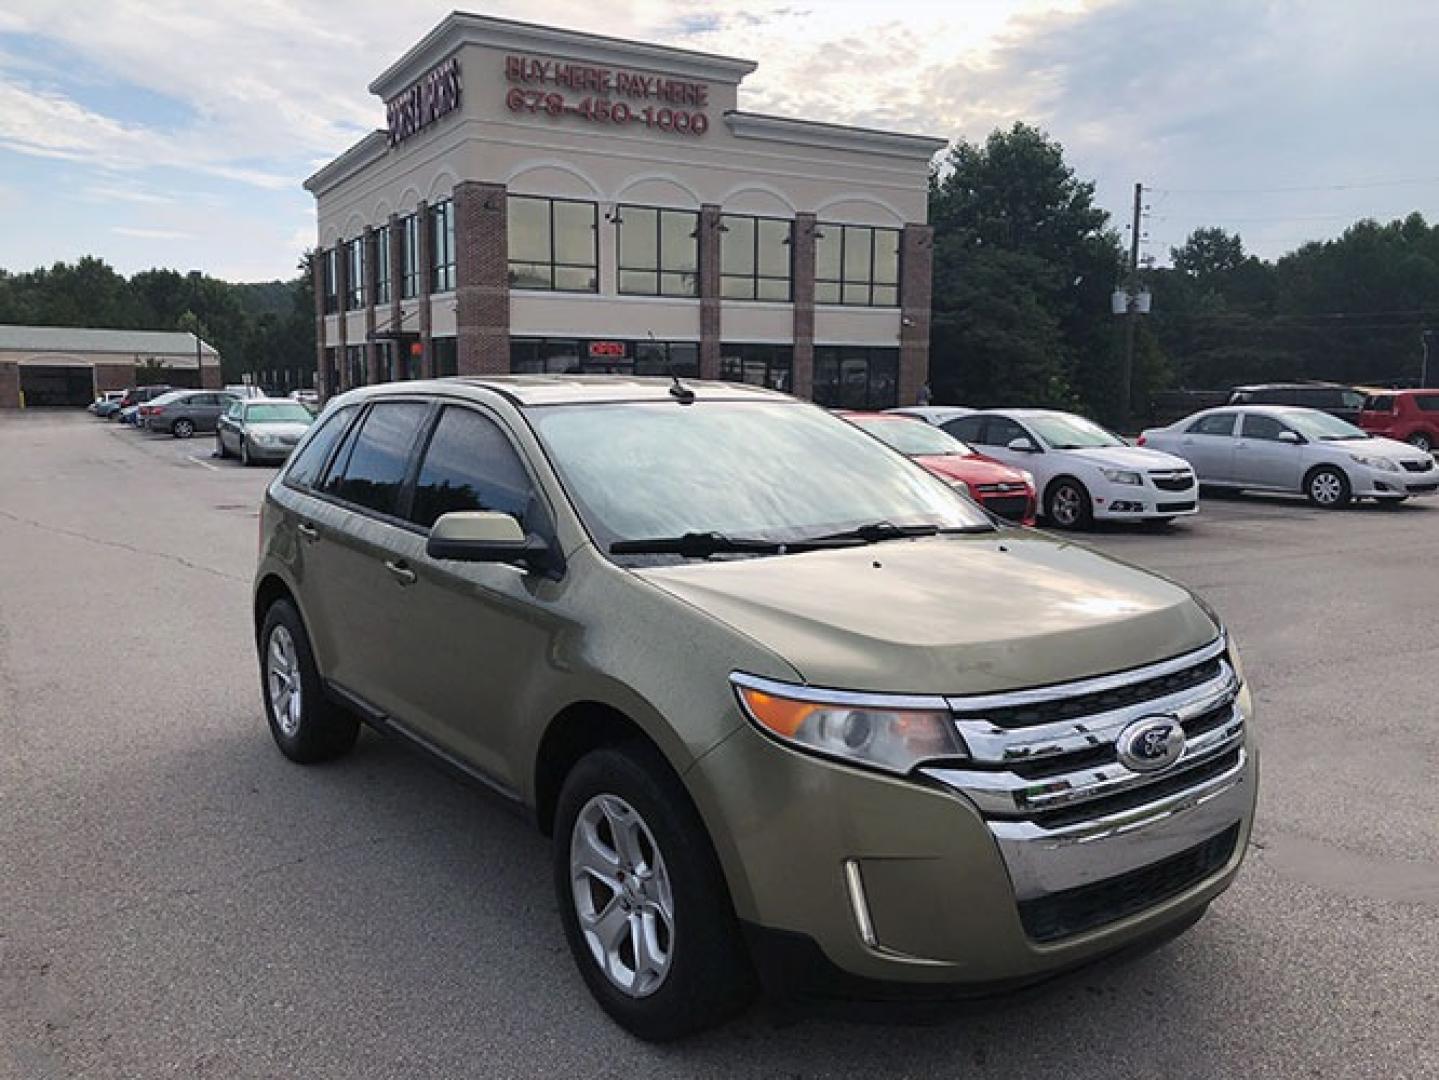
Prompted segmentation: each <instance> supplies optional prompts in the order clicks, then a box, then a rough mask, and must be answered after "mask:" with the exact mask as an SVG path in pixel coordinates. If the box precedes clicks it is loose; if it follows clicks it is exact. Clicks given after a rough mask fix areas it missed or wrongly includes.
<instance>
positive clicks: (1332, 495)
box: [1304, 465, 1353, 510]
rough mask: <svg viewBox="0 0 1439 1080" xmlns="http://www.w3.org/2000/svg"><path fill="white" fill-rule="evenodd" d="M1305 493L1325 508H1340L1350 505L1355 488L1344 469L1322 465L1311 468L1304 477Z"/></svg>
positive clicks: (1312, 501)
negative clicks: (1351, 485) (1352, 486)
mask: <svg viewBox="0 0 1439 1080" xmlns="http://www.w3.org/2000/svg"><path fill="white" fill-rule="evenodd" d="M1304 494H1305V495H1307V496H1308V497H1309V501H1310V502H1311V503H1313V504H1314V505H1315V506H1317V507H1320V508H1321V509H1324V510H1338V509H1340V508H1341V507H1344V506H1347V505H1349V500H1350V498H1352V497H1353V489H1352V488H1351V487H1350V486H1349V477H1347V476H1345V475H1344V471H1343V470H1342V469H1339V468H1337V467H1336V466H1333V465H1321V466H1319V467H1318V468H1317V469H1312V470H1310V473H1309V475H1308V476H1306V477H1305V478H1304Z"/></svg>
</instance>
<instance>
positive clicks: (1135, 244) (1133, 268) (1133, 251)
mask: <svg viewBox="0 0 1439 1080" xmlns="http://www.w3.org/2000/svg"><path fill="white" fill-rule="evenodd" d="M1143 203H1144V185H1143V184H1135V185H1134V223H1133V224H1132V225H1131V226H1130V227H1129V281H1128V282H1126V284H1125V290H1124V291H1125V295H1126V296H1127V297H1128V303H1127V304H1126V306H1125V314H1124V371H1123V374H1122V375H1121V376H1120V399H1119V430H1120V431H1121V432H1123V431H1125V430H1127V429H1128V427H1129V407H1130V404H1131V402H1132V399H1133V397H1134V335H1135V333H1136V332H1137V331H1138V329H1139V323H1138V319H1139V300H1138V296H1137V294H1138V291H1139V225H1140V218H1141V216H1142V215H1143V213H1144V205H1143Z"/></svg>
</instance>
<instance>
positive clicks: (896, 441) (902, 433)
mask: <svg viewBox="0 0 1439 1080" xmlns="http://www.w3.org/2000/svg"><path fill="white" fill-rule="evenodd" d="M847 419H848V420H849V422H850V423H851V424H853V425H854V426H855V427H857V428H859V429H860V430H861V431H867V432H869V433H870V434H871V435H873V436H874V437H875V438H876V439H878V440H879V441H880V442H882V443H884V444H885V445H886V446H890V447H893V448H894V449H896V450H898V451H899V452H900V453H901V454H908V455H909V456H910V457H918V456H920V455H926V456H929V455H937V454H944V455H958V456H961V457H968V456H969V455H970V454H973V453H974V451H973V450H971V449H970V448H969V447H968V446H966V445H965V444H964V443H962V442H960V441H959V440H958V439H956V438H955V437H954V436H953V435H950V434H947V433H946V432H943V431H941V430H940V429H939V428H937V427H934V426H933V425H931V424H926V423H925V422H924V421H923V420H875V419H873V418H871V417H867V416H851V417H847Z"/></svg>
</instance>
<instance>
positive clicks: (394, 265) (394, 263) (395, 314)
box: [386, 214, 410, 379]
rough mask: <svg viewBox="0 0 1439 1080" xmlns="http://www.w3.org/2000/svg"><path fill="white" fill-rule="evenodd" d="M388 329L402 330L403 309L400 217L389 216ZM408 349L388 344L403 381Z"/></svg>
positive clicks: (403, 247) (394, 343)
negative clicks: (401, 300)
mask: <svg viewBox="0 0 1439 1080" xmlns="http://www.w3.org/2000/svg"><path fill="white" fill-rule="evenodd" d="M386 235H388V236H389V238H390V329H391V330H403V329H404V327H403V326H402V325H401V323H402V322H403V321H404V315H405V312H404V308H403V307H402V306H401V304H400V264H401V262H402V261H403V260H404V258H405V238H404V236H403V235H402V234H401V232H400V215H399V214H391V215H390V231H389V233H387V234H386ZM409 352H410V347H409V346H408V345H402V344H401V343H400V342H398V341H392V342H390V356H391V358H392V359H393V360H394V361H395V366H396V368H397V370H396V371H395V377H396V378H400V379H403V378H404V377H405V373H406V372H407V371H408V370H409V368H408V367H407V366H406V365H408V364H409V362H410V357H409Z"/></svg>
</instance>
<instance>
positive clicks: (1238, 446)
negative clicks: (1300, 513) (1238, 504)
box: [1139, 405, 1439, 508]
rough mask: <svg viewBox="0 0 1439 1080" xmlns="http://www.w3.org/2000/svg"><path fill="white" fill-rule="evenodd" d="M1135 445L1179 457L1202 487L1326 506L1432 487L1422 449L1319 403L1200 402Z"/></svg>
mask: <svg viewBox="0 0 1439 1080" xmlns="http://www.w3.org/2000/svg"><path fill="white" fill-rule="evenodd" d="M1139 445H1141V446H1148V447H1153V448H1154V449H1156V450H1165V451H1168V452H1169V453H1171V454H1176V455H1178V456H1179V457H1182V458H1184V459H1185V460H1186V461H1188V462H1189V464H1190V465H1192V466H1194V472H1195V473H1196V475H1197V476H1198V477H1199V482H1200V483H1201V484H1203V485H1205V486H1208V487H1223V488H1230V489H1233V490H1246V491H1283V492H1296V493H1298V494H1301V495H1305V496H1307V497H1308V498H1309V501H1310V502H1312V503H1313V504H1314V505H1316V506H1322V507H1325V508H1334V507H1340V506H1344V505H1345V504H1346V503H1348V502H1349V501H1350V500H1351V499H1374V500H1376V501H1377V502H1380V503H1384V504H1391V505H1393V504H1398V503H1402V502H1403V501H1404V500H1405V499H1408V498H1410V497H1411V496H1415V495H1432V494H1434V492H1435V491H1436V490H1439V468H1436V467H1435V464H1434V459H1433V457H1431V456H1430V455H1429V454H1426V453H1423V452H1422V451H1420V450H1418V449H1416V448H1415V447H1413V446H1410V445H1409V444H1408V443H1402V442H1396V441H1395V440H1393V439H1383V438H1376V437H1375V436H1373V435H1369V434H1367V433H1366V432H1363V431H1361V430H1359V428H1357V427H1355V426H1354V425H1353V424H1350V423H1348V422H1347V421H1344V420H1340V419H1338V418H1337V417H1334V416H1330V415H1329V414H1328V413H1324V412H1320V411H1319V410H1318V409H1302V408H1297V407H1289V406H1280V405H1249V406H1233V405H1230V406H1224V407H1221V408H1218V409H1206V410H1204V411H1203V412H1197V413H1195V414H1194V415H1193V416H1187V417H1185V418H1184V419H1183V420H1179V421H1176V422H1175V423H1173V424H1170V425H1169V426H1168V427H1163V428H1151V429H1149V430H1148V431H1145V432H1144V433H1143V434H1141V435H1140V436H1139Z"/></svg>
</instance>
